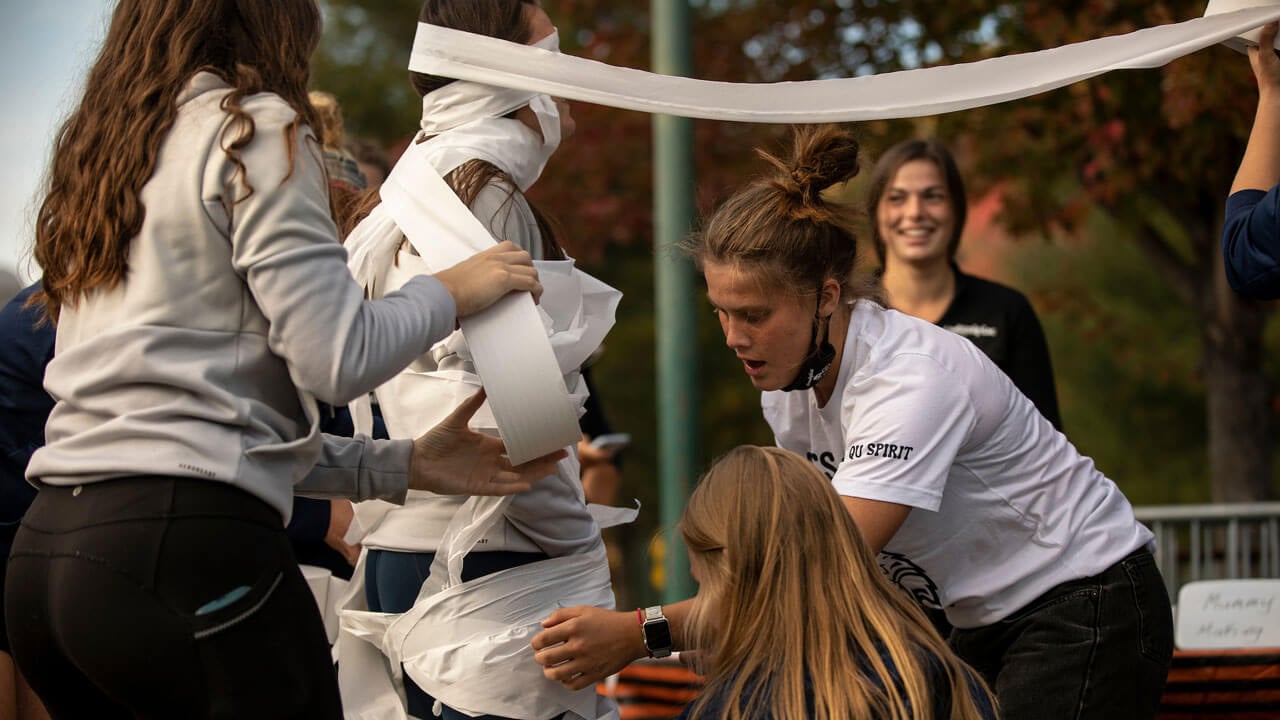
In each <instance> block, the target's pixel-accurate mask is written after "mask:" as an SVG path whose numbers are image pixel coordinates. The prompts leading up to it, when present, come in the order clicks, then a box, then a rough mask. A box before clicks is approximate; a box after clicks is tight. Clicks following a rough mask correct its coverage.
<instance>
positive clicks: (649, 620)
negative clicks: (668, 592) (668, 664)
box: [640, 605, 671, 658]
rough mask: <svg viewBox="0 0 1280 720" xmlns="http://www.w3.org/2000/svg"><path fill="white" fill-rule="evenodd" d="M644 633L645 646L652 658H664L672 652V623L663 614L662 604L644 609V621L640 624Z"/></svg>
mask: <svg viewBox="0 0 1280 720" xmlns="http://www.w3.org/2000/svg"><path fill="white" fill-rule="evenodd" d="M640 632H641V633H643V634H644V646H645V648H646V649H648V651H649V657H651V658H664V657H667V656H668V655H670V654H671V623H669V622H667V616H666V615H663V614H662V606H661V605H654V606H653V607H647V608H645V609H644V622H643V623H641V624H640Z"/></svg>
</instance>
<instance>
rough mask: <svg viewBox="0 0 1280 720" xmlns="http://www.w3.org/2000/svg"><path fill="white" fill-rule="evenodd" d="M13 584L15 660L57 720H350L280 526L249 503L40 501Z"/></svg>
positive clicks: (181, 483)
mask: <svg viewBox="0 0 1280 720" xmlns="http://www.w3.org/2000/svg"><path fill="white" fill-rule="evenodd" d="M5 584H6V589H7V594H6V595H7V596H6V599H5V608H4V611H5V616H6V618H7V620H8V624H9V640H10V643H11V645H12V647H13V656H14V660H15V661H16V662H17V665H18V667H19V668H20V669H21V670H22V673H23V675H24V676H25V677H26V678H27V680H28V681H29V682H30V684H31V686H32V687H33V688H34V689H35V691H36V693H37V694H39V695H40V698H41V699H42V700H43V701H44V703H45V706H46V707H47V708H48V709H49V711H50V713H51V714H52V716H53V717H54V718H59V719H61V718H76V719H79V718H88V717H93V718H116V717H119V718H133V717H138V718H308V719H311V718H320V719H327V718H335V719H340V718H341V717H342V711H341V702H340V700H339V697H338V684H337V677H336V674H335V672H334V668H333V664H332V663H331V661H330V656H329V647H328V643H327V640H326V636H325V631H324V624H323V621H322V620H321V618H320V614H319V611H318V610H317V608H316V604H315V600H314V599H313V598H312V595H311V591H310V589H309V588H308V586H307V583H306V581H305V580H304V579H303V577H302V573H301V572H300V571H299V570H298V566H297V563H296V561H295V560H294V556H293V552H292V550H291V549H290V547H289V541H288V538H287V537H286V536H285V534H284V531H283V529H282V524H281V518H280V514H279V512H277V511H276V510H274V509H272V508H271V507H270V506H268V505H267V504H265V503H263V502H262V501H260V500H258V499H257V498H255V497H253V496H252V495H250V494H248V493H246V492H244V491H242V490H237V489H235V488H233V487H231V486H229V485H225V484H222V483H217V482H207V481H202V480H193V479H177V478H164V477H136V478H126V479H120V480H110V481H106V482H100V483H90V484H86V485H83V486H78V487H75V488H71V487H54V486H47V485H46V486H44V487H43V488H42V489H41V491H40V493H39V495H38V496H37V498H36V500H35V502H34V503H33V504H32V506H31V509H30V510H29V511H28V512H27V514H26V517H25V518H24V519H23V522H22V528H21V529H20V530H19V531H18V535H17V537H16V538H15V540H14V543H13V552H12V554H11V555H10V560H9V569H8V574H7V576H6V579H5Z"/></svg>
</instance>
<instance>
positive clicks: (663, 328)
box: [650, 0, 698, 603]
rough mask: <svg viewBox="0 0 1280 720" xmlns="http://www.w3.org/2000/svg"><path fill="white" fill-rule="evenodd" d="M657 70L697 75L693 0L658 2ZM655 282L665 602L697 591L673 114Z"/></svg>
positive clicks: (678, 160) (692, 428)
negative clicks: (680, 532) (688, 524)
mask: <svg viewBox="0 0 1280 720" xmlns="http://www.w3.org/2000/svg"><path fill="white" fill-rule="evenodd" d="M650 6H651V9H652V14H653V21H652V22H653V27H652V31H651V35H652V38H653V69H654V71H655V72H658V73H662V74H665V75H683V76H688V75H690V74H692V69H693V55H692V52H691V50H690V38H689V35H690V33H689V0H653V1H652V2H651V3H650ZM653 121H654V123H653V133H654V142H653V147H654V150H653V153H654V158H653V159H654V193H653V197H654V209H653V210H654V212H653V215H654V226H655V228H654V229H655V235H654V272H655V274H656V277H655V280H654V286H655V292H656V293H657V298H656V303H655V304H656V306H657V321H656V322H657V345H658V347H657V355H658V356H657V361H658V362H657V364H658V455H659V461H658V469H659V483H660V492H661V498H662V527H663V529H664V532H665V537H666V543H665V547H666V560H665V566H664V572H663V577H664V579H665V582H664V583H663V588H662V599H663V602H665V603H671V602H676V601H678V600H683V599H685V598H687V597H690V596H691V595H692V594H693V581H692V579H691V578H690V576H689V557H688V555H687V554H686V552H685V549H684V545H683V544H682V543H681V542H680V541H679V539H678V537H677V536H676V532H675V526H676V523H677V522H679V520H680V515H681V514H682V513H683V512H684V504H685V500H687V499H688V497H689V488H690V487H691V486H692V484H693V481H694V477H695V474H696V472H697V468H696V463H697V459H696V458H697V435H698V424H697V417H698V407H697V396H696V391H695V388H694V378H695V376H696V374H697V331H696V324H695V320H694V308H695V299H694V293H695V292H696V291H695V289H694V285H695V273H694V268H693V264H692V263H691V262H690V261H689V260H688V259H687V258H686V257H684V256H683V255H682V254H680V253H679V252H677V251H676V250H675V249H674V248H673V247H672V245H673V244H675V243H678V242H680V241H682V240H684V238H685V237H686V236H687V235H688V233H689V230H690V229H691V228H692V226H693V213H694V209H693V198H694V188H693V121H692V120H690V119H688V118H678V117H672V116H669V115H656V116H654V119H653Z"/></svg>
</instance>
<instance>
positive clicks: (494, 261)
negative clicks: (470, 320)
mask: <svg viewBox="0 0 1280 720" xmlns="http://www.w3.org/2000/svg"><path fill="white" fill-rule="evenodd" d="M435 278H436V279H437V280H439V281H440V284H442V285H444V287H445V289H446V290H448V291H449V294H450V295H452V296H453V302H454V305H456V306H457V309H458V312H457V315H458V317H460V318H463V317H467V316H468V315H473V314H475V313H477V312H480V311H481V310H484V309H485V308H487V307H489V306H490V305H492V304H494V303H495V302H497V301H498V300H501V299H502V298H503V297H504V296H506V295H507V293H511V292H531V293H533V299H534V302H537V301H538V299H539V298H541V297H542V284H541V283H539V282H538V271H537V270H536V269H534V267H533V258H531V257H530V256H529V253H527V252H525V251H524V250H521V249H520V247H519V246H517V245H516V244H515V243H513V242H511V241H510V240H504V241H503V242H500V243H498V244H497V245H495V246H493V247H491V248H489V249H487V250H484V251H482V252H478V253H476V254H475V255H472V256H471V257H469V258H467V259H466V260H463V261H462V262H460V263H458V264H457V265H454V266H453V267H451V268H449V269H447V270H441V271H440V272H438V273H436V274H435Z"/></svg>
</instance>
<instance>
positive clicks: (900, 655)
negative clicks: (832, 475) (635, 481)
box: [680, 445, 994, 720]
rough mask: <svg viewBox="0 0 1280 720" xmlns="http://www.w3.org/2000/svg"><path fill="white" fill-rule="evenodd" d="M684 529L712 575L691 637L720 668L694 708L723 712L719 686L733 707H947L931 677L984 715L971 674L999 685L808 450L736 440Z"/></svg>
mask: <svg viewBox="0 0 1280 720" xmlns="http://www.w3.org/2000/svg"><path fill="white" fill-rule="evenodd" d="M680 533H681V536H682V537H683V538H684V542H685V544H686V546H687V547H688V548H689V554H690V559H691V562H692V566H693V569H694V574H695V577H697V578H698V581H699V590H698V595H697V597H696V599H695V601H694V606H693V611H692V613H691V615H690V622H689V626H688V628H689V629H688V634H689V637H688V638H687V639H686V641H687V645H686V647H693V648H698V649H699V656H700V657H702V658H703V663H704V667H703V668H701V669H702V670H703V671H704V672H705V673H706V674H707V684H706V687H705V690H704V692H703V694H702V696H701V698H700V699H699V700H698V701H697V703H696V704H695V705H694V706H693V710H692V714H691V717H692V718H694V720H703V719H704V718H708V717H711V715H710V711H711V707H712V706H713V704H714V701H713V699H714V698H721V699H724V698H727V699H728V701H727V703H726V704H725V706H724V710H723V714H722V715H721V716H720V717H722V718H725V719H726V720H736V719H737V718H756V717H772V718H775V719H776V720H790V719H791V718H807V717H815V718H819V719H821V720H826V719H828V718H861V717H879V718H893V719H894V720H908V718H911V719H924V720H931V719H932V720H940V719H934V718H933V697H934V691H935V688H932V687H930V683H929V681H930V680H931V679H932V680H934V681H935V682H941V681H945V682H946V683H948V684H949V685H950V690H951V698H952V701H951V715H950V717H951V719H952V720H976V719H978V718H981V717H982V715H981V713H980V712H979V708H978V705H977V704H976V703H975V700H974V698H973V695H972V691H971V689H970V688H971V687H975V688H980V689H981V692H983V693H987V695H988V698H989V697H990V694H989V692H988V691H987V690H986V687H985V685H983V684H982V682H981V680H980V679H978V677H977V675H976V674H974V673H972V671H971V670H969V669H968V668H967V667H966V666H965V665H964V662H963V661H962V660H960V659H959V658H958V657H956V656H955V654H954V653H953V652H952V651H951V649H950V648H948V647H947V645H946V643H944V642H943V640H942V638H941V637H939V636H938V634H937V632H936V631H935V630H934V629H933V627H932V625H930V624H929V622H928V620H926V619H925V616H924V614H923V613H922V612H921V611H920V609H919V608H918V607H916V605H915V603H914V602H912V601H911V600H910V599H909V598H907V596H906V595H905V594H904V593H903V592H902V591H901V590H899V589H897V588H895V587H893V586H892V585H890V584H889V582H888V580H886V579H885V577H884V575H883V573H882V572H881V571H880V568H879V567H878V566H877V564H876V562H875V559H874V557H873V555H872V553H871V551H870V549H869V548H868V547H867V545H866V543H865V542H864V541H863V539H862V535H861V533H859V532H858V528H857V526H856V525H854V523H853V519H852V518H851V517H850V515H849V513H848V511H847V510H846V509H845V507H844V504H843V503H842V502H841V500H840V498H839V496H837V495H836V492H835V490H834V489H833V488H832V487H831V483H830V481H829V480H828V479H827V478H826V477H825V476H824V475H823V474H822V473H821V472H819V471H818V470H817V469H816V468H815V467H813V465H812V464H810V463H808V462H806V461H805V460H804V459H803V458H801V457H799V456H797V455H795V454H793V453H790V452H787V451H786V450H781V449H779V448H761V447H755V446H748V445H744V446H741V447H738V448H736V449H735V450H733V451H731V452H730V453H729V454H727V455H725V456H724V457H723V458H721V459H720V460H718V461H717V462H716V463H715V465H714V466H712V468H711V469H710V470H708V471H707V473H706V475H705V476H703V478H702V480H701V482H700V483H699V485H698V487H697V488H696V489H695V490H694V492H693V495H692V496H691V497H690V498H689V503H688V505H687V506H686V508H685V513H684V518H683V520H682V521H681V524H680ZM886 659H887V660H888V661H890V662H886ZM890 663H891V664H890ZM970 678H971V679H970ZM971 683H972V685H971ZM807 693H811V695H810V696H811V698H812V706H811V707H810V706H809V704H808V702H809V701H808V699H807ZM990 702H991V705H992V706H993V707H994V701H990ZM810 712H812V715H811V714H810ZM717 720H718V719H717Z"/></svg>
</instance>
